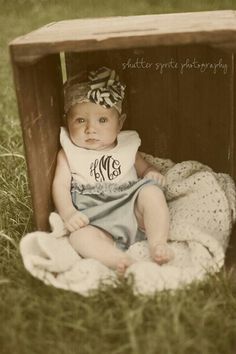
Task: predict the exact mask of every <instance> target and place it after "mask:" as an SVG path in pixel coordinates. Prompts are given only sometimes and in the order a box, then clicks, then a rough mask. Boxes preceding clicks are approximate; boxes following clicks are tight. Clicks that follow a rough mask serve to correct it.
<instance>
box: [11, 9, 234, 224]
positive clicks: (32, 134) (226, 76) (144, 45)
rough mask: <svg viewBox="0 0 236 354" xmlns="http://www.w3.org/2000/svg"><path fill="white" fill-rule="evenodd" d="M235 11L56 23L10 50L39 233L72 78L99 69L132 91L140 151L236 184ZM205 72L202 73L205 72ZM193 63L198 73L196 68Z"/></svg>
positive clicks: (49, 206) (130, 109)
mask: <svg viewBox="0 0 236 354" xmlns="http://www.w3.org/2000/svg"><path fill="white" fill-rule="evenodd" d="M235 48H236V12H235V11H228V10H227V11H211V12H195V13H180V14H163V15H145V16H127V17H107V18H97V19H79V20H70V21H60V22H55V23H51V24H49V25H47V26H44V27H42V28H40V29H38V30H36V31H33V32H31V33H29V34H26V35H24V36H21V37H19V38H16V39H15V40H13V41H12V42H11V43H10V53H11V59H12V66H13V72H14V79H15V88H16V94H17V100H18V106H19V115H20V118H21V124H22V131H23V138H24V144H25V152H26V158H27V165H28V175H29V183H30V188H31V194H32V200H33V208H34V215H35V222H36V228H37V229H40V230H45V229H47V228H48V214H49V212H50V211H51V210H53V203H52V198H51V184H52V179H53V175H54V171H55V163H56V155H57V151H58V148H59V140H58V136H59V128H60V125H61V124H62V122H63V118H62V117H63V95H62V85H63V80H62V65H61V57H62V55H61V53H65V62H66V71H67V76H71V75H74V74H75V73H78V72H79V71H81V70H84V69H86V70H91V69H94V68H96V67H98V66H99V65H106V66H109V67H113V68H115V69H116V70H117V71H118V73H119V75H120V77H121V78H122V79H123V80H124V81H125V83H126V85H127V91H126V92H127V113H128V120H127V123H126V128H128V129H136V130H138V132H139V133H140V135H141V138H142V147H141V150H142V151H144V152H147V153H151V154H153V155H156V156H159V157H163V158H171V159H172V160H174V161H175V162H179V161H183V160H189V159H191V160H198V161H201V162H203V163H205V164H208V165H209V166H211V167H212V168H213V169H214V170H215V171H221V172H226V173H229V174H230V175H231V176H233V177H234V178H236V158H235V156H236V155H235V147H234V145H235V136H236V135H235V133H236V131H235V92H236V90H235V83H236V81H235V55H234V52H235ZM204 64H205V66H204ZM191 65H192V66H191Z"/></svg>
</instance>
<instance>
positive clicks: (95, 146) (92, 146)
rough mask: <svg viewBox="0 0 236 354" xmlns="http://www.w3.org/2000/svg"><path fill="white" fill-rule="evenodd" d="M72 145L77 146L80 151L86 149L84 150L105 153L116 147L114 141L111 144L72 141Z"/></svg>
mask: <svg viewBox="0 0 236 354" xmlns="http://www.w3.org/2000/svg"><path fill="white" fill-rule="evenodd" d="M72 141H73V143H74V144H75V145H76V146H78V147H79V148H81V149H86V150H95V151H106V150H110V149H113V148H114V147H115V146H116V144H117V143H116V141H115V142H113V143H111V144H102V143H100V142H96V141H94V142H93V141H90V142H78V141H74V140H72Z"/></svg>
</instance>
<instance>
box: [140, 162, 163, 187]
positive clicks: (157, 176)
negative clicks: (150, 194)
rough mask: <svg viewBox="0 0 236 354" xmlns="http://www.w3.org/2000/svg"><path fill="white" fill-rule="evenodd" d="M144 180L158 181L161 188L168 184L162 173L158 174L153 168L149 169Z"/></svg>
mask: <svg viewBox="0 0 236 354" xmlns="http://www.w3.org/2000/svg"><path fill="white" fill-rule="evenodd" d="M143 178H147V179H153V180H154V181H157V182H158V183H159V184H160V186H161V187H164V186H165V184H166V178H165V176H163V175H162V174H161V173H160V172H158V171H157V170H156V169H155V167H151V168H149V169H148V171H147V173H145V175H144V176H143Z"/></svg>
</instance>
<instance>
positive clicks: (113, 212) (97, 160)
mask: <svg viewBox="0 0 236 354" xmlns="http://www.w3.org/2000/svg"><path fill="white" fill-rule="evenodd" d="M124 91H125V86H124V85H122V84H121V82H120V81H119V77H118V75H117V74H116V73H115V71H114V70H110V69H108V68H106V67H102V68H100V69H98V70H97V71H92V72H90V73H89V75H88V80H87V81H86V82H80V83H74V84H72V83H71V84H68V85H67V87H66V89H65V113H66V122H67V123H66V125H67V127H66V128H65V127H62V128H61V134H60V142H61V146H62V149H61V150H60V151H59V153H58V157H57V167H56V172H55V177H54V181H53V187H52V193H53V200H54V204H55V207H56V209H57V211H58V213H59V214H60V216H61V218H62V219H63V220H64V223H65V226H66V228H67V229H68V231H69V232H70V236H69V239H70V243H71V245H72V247H73V248H74V249H75V250H76V251H77V252H78V253H79V254H80V255H81V256H82V257H84V258H94V259H96V260H98V261H100V262H102V263H103V264H105V265H106V266H108V267H110V268H112V269H115V270H117V272H118V274H119V275H123V274H124V272H125V271H126V269H127V268H128V267H129V266H130V265H131V264H133V263H134V262H135V260H134V259H132V258H131V257H130V256H129V255H128V254H127V253H126V252H125V250H127V249H128V247H129V246H130V245H132V244H133V243H135V242H137V241H141V240H145V239H147V241H148V245H149V250H150V255H151V257H152V259H153V261H155V262H157V263H158V264H163V263H166V262H168V261H169V260H170V259H171V258H173V253H172V251H171V249H170V248H169V246H168V244H167V237H168V232H169V211H168V207H167V203H166V200H165V197H164V194H163V191H162V187H163V186H164V184H165V178H164V176H163V175H161V174H160V173H159V172H158V171H157V169H156V168H155V167H154V166H152V165H150V164H149V163H148V162H147V161H145V160H144V159H143V157H142V155H141V154H140V153H139V152H138V147H139V146H140V143H141V141H140V138H139V136H138V134H137V132H135V131H122V132H121V128H122V126H123V123H124V121H125V118H126V115H125V114H124V113H123V114H122V101H123V99H124Z"/></svg>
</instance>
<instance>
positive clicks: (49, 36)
mask: <svg viewBox="0 0 236 354" xmlns="http://www.w3.org/2000/svg"><path fill="white" fill-rule="evenodd" d="M235 19H236V16H235V11H230V10H226V11H206V12H193V13H179V14H177V13H175V14H162V15H143V16H124V17H107V18H94V19H79V20H69V21H60V22H56V23H53V24H50V25H47V26H44V27H42V28H40V29H38V30H36V31H33V32H31V33H29V34H27V35H25V36H21V37H19V38H17V39H15V40H14V41H12V42H11V43H10V46H11V47H12V51H13V55H14V59H15V60H17V61H27V60H29V61H30V60H35V59H36V58H37V57H40V56H43V55H46V54H48V53H55V52H59V51H79V52H83V51H94V50H100V49H103V50H105V49H118V48H135V47H145V46H149V47H150V46H156V45H177V44H178V45H179V44H190V43H207V44H210V43H211V44H218V45H220V44H225V43H228V42H229V43H230V45H232V43H236V21H235Z"/></svg>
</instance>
